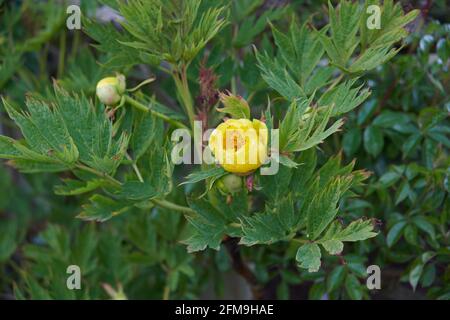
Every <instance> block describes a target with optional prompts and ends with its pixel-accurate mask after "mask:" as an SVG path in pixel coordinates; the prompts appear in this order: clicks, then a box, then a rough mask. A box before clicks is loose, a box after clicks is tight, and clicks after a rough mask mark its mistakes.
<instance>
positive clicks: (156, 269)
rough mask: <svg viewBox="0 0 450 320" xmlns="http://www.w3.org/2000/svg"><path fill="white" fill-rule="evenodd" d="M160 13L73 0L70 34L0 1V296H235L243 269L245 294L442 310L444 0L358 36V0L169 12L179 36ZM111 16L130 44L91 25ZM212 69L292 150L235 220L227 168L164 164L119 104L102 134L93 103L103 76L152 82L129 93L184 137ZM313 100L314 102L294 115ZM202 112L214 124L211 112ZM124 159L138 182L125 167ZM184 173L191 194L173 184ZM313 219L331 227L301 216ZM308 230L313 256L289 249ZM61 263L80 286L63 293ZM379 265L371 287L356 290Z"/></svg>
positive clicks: (203, 6)
mask: <svg viewBox="0 0 450 320" xmlns="http://www.w3.org/2000/svg"><path fill="white" fill-rule="evenodd" d="M164 2H165V1H157V0H149V1H134V2H132V3H133V4H132V5H130V6H127V5H124V4H122V5H117V3H116V1H81V10H82V12H83V22H82V24H83V31H69V30H67V29H66V28H65V22H66V18H67V14H66V11H65V9H66V6H64V5H61V4H59V5H58V4H55V3H54V2H53V1H49V2H35V1H8V2H7V1H1V0H0V92H1V95H2V97H3V98H4V100H3V104H2V105H1V106H0V112H1V113H0V134H1V135H2V139H1V140H0V156H1V157H2V158H7V159H9V162H3V163H2V164H1V165H0V294H1V298H4V299H14V298H17V299H29V298H31V299H107V298H121V297H124V296H126V297H128V298H131V299H132V298H140V299H144V298H145V299H160V298H169V297H170V298H172V299H181V298H184V299H197V298H202V297H203V298H204V297H219V298H220V297H223V296H228V297H230V289H229V287H227V286H226V285H225V284H226V282H227V279H229V278H228V277H230V275H231V277H234V278H232V279H238V277H240V276H237V275H236V274H240V275H242V276H243V278H244V279H245V283H244V284H243V285H242V286H243V287H249V288H251V290H252V294H253V297H255V298H278V299H297V298H302V299H305V298H310V299H321V298H324V297H326V298H329V299H371V298H374V299H377V298H389V299H398V298H419V299H427V298H428V299H450V267H449V262H450V247H449V235H450V234H449V228H448V227H449V222H450V220H449V214H450V200H449V186H448V183H449V182H448V180H449V174H450V168H449V164H450V162H449V159H448V150H449V148H450V140H449V133H450V127H449V121H448V114H449V111H450V99H449V88H450V86H449V57H450V36H449V35H450V23H449V21H448V17H449V16H450V8H449V7H448V6H447V5H446V1H428V2H426V4H425V6H423V4H417V5H416V4H415V3H413V2H411V1H407V2H405V3H399V4H402V5H404V8H405V9H406V11H411V9H419V10H421V11H420V14H419V16H418V17H417V18H415V19H413V18H414V17H412V16H413V13H410V15H409V16H408V15H407V16H403V15H402V14H401V10H400V7H401V6H400V5H399V6H396V7H394V6H392V7H390V9H386V11H385V13H384V15H383V19H386V20H382V23H383V21H389V22H390V24H386V25H385V27H386V28H384V29H383V28H382V29H381V31H380V33H376V32H373V33H371V32H368V33H367V34H362V33H361V34H360V33H358V30H359V24H358V22H357V21H352V19H353V18H354V17H358V14H359V13H357V12H359V11H358V10H360V11H361V10H363V9H364V5H365V4H364V3H363V2H361V4H360V5H351V4H350V3H349V2H347V1H337V2H335V1H333V2H332V4H331V5H330V6H329V5H328V3H327V2H326V1H306V0H305V1H302V0H298V1H282V0H278V1H263V0H239V1H224V0H217V1H186V3H192V4H193V5H192V6H191V7H189V6H187V8H184V9H180V8H179V7H177V6H176V4H177V3H179V1H178V2H177V1H173V2H170V3H174V7H170V6H171V5H169V4H165V5H163V6H162V7H163V8H165V10H167V11H168V12H171V13H173V12H175V13H176V14H178V15H179V16H176V14H175V17H174V20H177V19H180V21H182V22H180V24H181V25H182V27H180V26H179V24H178V22H177V23H167V21H164V20H161V19H162V18H160V16H159V15H158V10H152V8H153V9H154V8H159V6H160V5H161V3H164ZM167 3H169V2H167ZM339 3H340V6H339V7H338V6H337V5H338V4H339ZM369 3H374V1H368V2H367V3H366V5H367V4H369ZM105 4H107V5H110V6H111V7H114V8H116V9H117V10H120V12H121V13H122V15H123V16H124V17H125V19H126V20H125V21H126V23H124V24H123V29H124V30H121V29H120V28H117V26H118V23H117V22H115V23H113V24H110V23H100V22H99V21H98V20H99V19H98V16H97V17H96V12H97V13H98V11H97V10H98V9H99V8H100V7H102V6H103V5H105ZM391 4H392V3H391V2H390V1H385V6H389V5H391ZM140 5H143V7H140ZM142 8H147V9H148V15H147V16H146V15H145V14H142V15H140V16H138V15H137V14H136V12H145V10H143V9H142ZM333 8H334V9H333ZM336 8H339V9H336ZM183 10H185V11H183ZM189 10H191V11H192V12H194V11H195V12H197V13H198V16H200V15H201V14H203V15H204V17H205V18H204V19H191V17H192V16H191V14H192V12H191V11H189ZM335 10H336V11H335ZM340 10H342V11H340ZM345 10H347V11H345ZM343 11H345V12H346V13H348V15H347V16H345V15H343V14H341V13H342V12H343ZM161 15H162V13H161ZM193 16H194V18H195V15H193ZM198 16H197V17H198ZM408 17H409V18H408ZM222 18H223V21H222V20H221V19H222ZM446 19H447V20H446ZM217 21H219V22H217ZM328 23H330V24H331V25H330V27H329V29H327V28H328V27H325V26H326V25H327V24H328ZM313 26H314V28H313ZM382 26H383V24H382ZM315 28H317V30H316V29H315ZM148 30H152V31H153V32H148ZM313 30H314V31H315V32H313ZM400 40H403V46H401V47H400V45H399V41H400ZM355 43H357V46H358V49H356V45H355ZM392 48H394V49H392ZM395 48H397V49H395ZM325 57H327V59H328V60H327V59H326V58H325ZM321 58H322V59H321ZM321 60H327V61H328V62H329V63H328V64H327V65H325V66H322V65H321ZM317 66H319V67H317ZM316 67H317V68H316ZM208 68H209V69H210V70H212V71H213V73H214V74H215V75H217V81H216V87H217V89H219V90H220V91H225V90H227V89H228V90H230V91H231V92H233V93H237V94H240V95H242V96H243V97H244V98H245V99H247V101H248V102H249V105H250V106H251V113H252V116H253V117H255V118H256V117H258V118H259V117H260V115H261V114H264V115H265V117H266V121H267V123H268V125H269V126H275V127H278V126H279V127H280V146H281V148H282V151H285V153H284V154H283V155H282V156H281V159H280V162H281V167H280V172H279V173H278V174H277V175H276V176H267V177H264V176H257V177H256V179H257V181H256V182H257V185H258V186H259V187H261V192H260V193H258V194H256V195H254V194H250V195H249V194H248V193H246V192H241V193H239V194H237V195H233V201H232V204H231V205H230V206H228V205H226V201H227V200H226V199H225V198H226V197H225V196H224V195H223V194H222V193H221V192H220V191H219V190H218V188H216V186H215V185H214V182H215V180H214V178H218V177H219V176H221V175H223V171H222V170H220V169H213V170H211V171H208V170H203V171H201V173H200V176H199V174H198V171H196V169H194V172H192V169H193V168H192V167H190V168H189V167H188V168H186V167H180V166H175V167H174V166H173V165H171V164H170V163H169V162H168V161H166V158H168V155H170V141H167V138H166V137H168V136H169V133H170V130H171V128H170V127H169V126H165V125H164V124H163V121H162V120H161V119H160V118H159V117H157V116H155V114H154V113H147V114H141V113H139V112H138V111H136V110H133V111H131V110H130V112H126V113H122V114H121V113H119V114H117V121H116V122H115V123H114V124H112V123H111V122H109V121H108V120H107V119H106V118H105V117H103V109H104V106H102V105H101V104H99V103H98V102H96V101H94V103H93V104H90V102H89V100H94V94H95V86H96V83H97V82H98V81H99V80H100V79H101V78H103V77H105V76H109V75H112V74H114V72H122V73H124V74H126V76H127V81H128V82H129V84H130V85H129V87H132V86H134V85H135V84H136V85H137V84H139V83H140V82H141V81H144V80H145V79H147V78H149V77H151V76H156V79H157V80H156V81H155V82H153V83H152V84H151V85H150V86H149V87H142V88H141V89H140V90H139V91H137V92H136V93H135V94H134V97H135V99H136V100H137V101H139V102H140V103H142V104H145V105H150V106H151V108H152V110H155V111H156V112H158V113H160V114H163V115H165V116H167V117H169V118H170V119H172V120H175V121H180V122H183V123H186V124H189V123H191V122H192V121H193V119H194V117H195V116H196V115H195V114H201V112H204V111H205V109H202V108H203V106H202V104H204V101H205V97H207V95H205V94H204V92H202V89H204V88H203V87H202V84H201V81H199V79H202V72H205V70H207V69H208ZM316 70H320V72H318V71H316ZM335 75H336V76H335ZM341 75H342V77H341ZM53 79H54V81H55V83H57V87H56V90H55V89H54V88H53ZM187 88H190V89H189V90H186V89H187ZM195 97H199V98H198V99H194V98H195ZM207 98H211V99H213V100H214V96H212V97H207ZM202 99H203V100H202ZM268 101H269V102H270V105H271V106H272V108H271V109H270V112H269V111H268V109H267V105H268ZM312 101H314V103H316V104H317V105H319V106H321V107H322V108H320V109H319V108H317V109H318V110H317V111H314V112H313V114H314V116H313V117H316V118H314V119H315V120H304V118H302V117H303V115H304V112H305V110H306V107H307V106H308V105H311V104H312ZM48 106H51V107H50V108H47V107H48ZM42 108H44V110H47V111H46V112H44V113H41V111H42V110H43V109H42ZM205 108H206V107H205ZM22 110H28V112H27V113H21V112H20V111H22ZM208 111H209V119H208V120H209V122H210V124H217V123H218V120H219V119H220V117H221V115H220V114H219V113H214V109H212V110H208ZM286 114H287V115H286ZM344 114H345V116H343V115H344ZM330 119H331V120H330ZM13 120H14V121H13ZM301 121H310V122H307V123H311V124H312V125H314V126H315V127H314V128H315V129H317V130H314V131H312V132H307V131H306V130H305V129H304V128H303V129H301V128H299V127H298V122H301ZM329 122H331V125H329V126H328V127H327V124H328V123H329ZM61 123H64V124H65V126H64V127H61ZM17 125H18V126H20V129H21V130H19V129H18V126H17ZM43 128H44V130H40V129H43ZM339 129H340V130H339ZM129 132H132V133H133V134H132V135H129V134H127V133H129ZM49 133H55V136H54V137H53V138H54V139H55V140H54V141H53V140H52V139H48V138H49ZM6 137H10V138H6ZM98 137H101V138H102V139H98ZM12 138H14V139H17V140H12ZM23 138H24V139H23ZM95 138H97V140H96V139H95ZM322 140H323V141H324V142H323V143H321V144H320V142H321V141H322ZM44 141H45V143H44ZM49 150H51V152H49ZM126 150H129V151H130V152H131V153H132V154H133V156H134V159H133V160H129V159H127V158H126ZM354 159H355V162H352V161H353V160H354ZM132 164H136V165H137V166H138V167H139V168H140V169H141V171H142V179H143V181H144V183H143V184H141V183H140V182H139V181H137V180H136V178H135V176H134V173H133V171H132V170H125V169H123V167H127V168H131V165H132ZM299 164H301V165H299ZM316 164H317V165H316ZM319 168H320V169H319ZM17 169H19V170H17ZM93 170H94V171H93ZM364 170H368V171H370V172H371V175H370V176H369V175H368V174H367V172H366V171H364ZM19 171H20V172H19ZM24 172H25V173H34V174H23V173H24ZM98 173H101V174H100V175H99V174H98ZM189 174H190V175H189ZM106 176H107V177H114V176H116V177H117V176H120V177H121V178H123V179H124V180H125V182H124V183H123V185H120V187H118V186H117V180H115V179H114V178H112V179H110V178H105V177H106ZM186 177H187V180H188V181H189V182H194V183H189V184H183V185H181V186H180V185H179V184H180V183H182V182H183V181H186ZM205 178H209V179H211V178H213V180H214V181H211V180H208V182H209V183H208V185H207V186H205V184H204V182H203V180H205ZM366 179H367V180H366ZM135 180H136V181H135ZM363 180H365V181H364V184H362V183H361V182H362V181H363ZM154 181H158V183H157V184H154V183H153V182H154ZM210 186H211V190H209V187H210ZM205 188H206V191H209V192H208V197H207V198H202V199H201V200H197V199H196V195H198V194H201V193H203V192H205ZM98 190H103V192H99V191H98ZM323 190H325V192H324V191H323ZM285 195H287V196H285ZM354 195H357V197H353V196H354ZM163 198H164V199H166V200H170V201H172V202H171V203H176V205H179V206H182V207H183V208H187V209H183V210H185V211H186V212H184V213H185V214H186V217H187V218H186V219H185V217H184V216H183V214H180V213H178V212H175V211H174V208H171V207H170V206H168V205H167V204H165V203H161V201H164V200H161V199H163ZM249 203H251V204H252V206H253V207H254V208H256V209H255V210H254V211H257V212H260V213H258V214H256V215H255V214H254V212H250V210H249V208H248V207H249V205H248V204H249ZM308 203H309V204H310V205H307V204H308ZM191 211H193V212H194V213H195V214H194V215H191V213H192V212H191ZM242 212H244V213H245V214H242ZM299 212H300V213H303V214H304V215H305V216H306V217H305V216H301V215H300V214H298V213H299ZM315 212H321V213H324V214H323V215H321V216H320V219H319V220H315V219H310V218H309V217H311V216H313V213H315ZM182 213H183V212H182ZM238 214H239V215H238ZM336 214H337V215H338V217H339V219H335V216H336ZM327 216H329V217H330V219H328V218H327ZM78 218H82V219H78ZM238 219H239V222H240V223H242V226H241V227H242V228H240V227H236V222H237V221H238ZM325 220H326V221H325ZM98 221H104V222H98ZM187 221H188V222H189V224H187V223H186V222H187ZM375 222H376V223H375ZM374 224H376V227H375V229H374ZM267 226H270V227H267ZM343 226H346V227H343ZM299 230H301V232H299ZM305 230H307V232H308V233H310V234H309V236H310V237H311V238H312V239H311V240H314V242H310V241H309V240H308V241H306V242H305V241H304V239H297V238H293V236H292V234H294V235H295V234H297V233H302V232H303V233H306V231H305ZM374 231H375V232H378V235H377V236H375V237H372V236H374V235H375V234H374V233H373V232H374ZM237 238H240V244H239V245H238V244H237V241H239V239H237ZM366 238H370V239H368V240H365V241H359V240H363V239H366ZM296 240H298V241H296ZM344 241H346V244H345V247H344V249H343V252H342V254H339V255H336V253H337V252H340V251H341V250H342V246H343V242H344ZM347 241H349V242H347ZM354 241H358V242H354ZM319 244H320V247H319ZM211 248H212V249H216V250H212V249H211ZM199 250H203V251H201V252H197V251H199ZM237 250H239V251H237ZM193 252H195V253H193ZM320 259H321V260H320ZM71 264H77V265H79V266H80V268H81V270H82V275H83V277H82V290H75V291H71V290H67V288H66V278H67V274H66V268H67V266H68V265H71ZM372 264H377V265H379V266H380V268H381V270H382V282H381V283H382V289H381V290H375V291H369V290H368V289H367V288H366V285H365V282H366V277H367V273H366V268H367V266H369V265H372ZM319 267H320V270H319ZM308 270H309V271H317V272H308ZM228 281H229V280H228ZM244 296H245V295H244ZM231 297H233V296H231Z"/></svg>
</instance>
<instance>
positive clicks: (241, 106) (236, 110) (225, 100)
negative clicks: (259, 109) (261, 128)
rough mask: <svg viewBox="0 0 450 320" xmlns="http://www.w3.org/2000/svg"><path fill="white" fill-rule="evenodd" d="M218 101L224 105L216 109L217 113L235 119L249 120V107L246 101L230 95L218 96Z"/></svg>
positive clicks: (222, 94)
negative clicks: (226, 114)
mask: <svg viewBox="0 0 450 320" xmlns="http://www.w3.org/2000/svg"><path fill="white" fill-rule="evenodd" d="M220 101H221V102H222V104H223V105H224V107H223V108H220V109H219V108H218V109H217V111H219V112H223V113H228V114H229V115H231V116H232V117H233V118H236V119H242V118H244V119H250V107H249V105H248V103H247V101H245V100H244V98H242V97H241V96H236V95H233V94H231V93H228V94H224V93H221V94H220Z"/></svg>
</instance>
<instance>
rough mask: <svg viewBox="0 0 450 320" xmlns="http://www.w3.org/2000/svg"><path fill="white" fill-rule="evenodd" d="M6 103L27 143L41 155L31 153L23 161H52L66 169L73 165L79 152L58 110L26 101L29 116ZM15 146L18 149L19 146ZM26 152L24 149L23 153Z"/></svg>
mask: <svg viewBox="0 0 450 320" xmlns="http://www.w3.org/2000/svg"><path fill="white" fill-rule="evenodd" d="M3 103H4V105H5V109H6V111H7V112H8V114H9V116H10V118H11V119H13V120H14V121H15V122H16V124H17V125H18V126H19V127H20V130H21V131H22V134H23V136H24V137H25V140H26V142H27V144H28V145H29V146H30V148H31V149H32V150H33V151H34V152H35V153H38V154H39V155H41V156H42V157H39V156H37V157H36V156H32V153H29V154H28V157H21V158H26V159H28V160H43V159H45V158H51V159H53V163H58V162H59V164H61V165H64V166H66V167H67V168H70V167H72V166H74V164H75V162H76V161H77V160H78V156H79V151H78V148H77V146H76V145H75V144H74V140H73V139H72V137H71V136H70V134H69V131H68V129H67V126H66V124H65V122H64V119H63V117H62V115H61V114H60V112H59V110H58V109H54V110H52V109H51V108H50V106H49V105H48V104H46V103H44V102H43V101H39V100H36V99H34V98H27V100H26V105H27V109H28V113H25V112H18V111H16V110H15V109H14V108H13V107H12V106H11V105H10V104H8V103H7V102H6V101H5V100H3ZM14 146H15V147H16V148H17V147H19V146H20V145H17V144H15V145H14ZM25 151H26V150H25V149H24V150H22V154H23V153H24V152H25ZM29 156H32V157H29ZM49 162H51V161H49Z"/></svg>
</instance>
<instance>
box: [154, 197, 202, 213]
mask: <svg viewBox="0 0 450 320" xmlns="http://www.w3.org/2000/svg"><path fill="white" fill-rule="evenodd" d="M150 201H151V202H153V203H154V204H155V205H157V206H159V207H161V208H165V209H169V210H174V211H178V212H183V213H186V214H188V215H191V214H195V211H194V210H192V209H191V208H189V207H184V206H180V205H178V204H175V203H173V202H170V201H167V200H160V199H152V200H150Z"/></svg>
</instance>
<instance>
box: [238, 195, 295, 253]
mask: <svg viewBox="0 0 450 320" xmlns="http://www.w3.org/2000/svg"><path fill="white" fill-rule="evenodd" d="M241 220H242V232H243V236H242V238H241V241H240V242H239V243H240V244H244V245H247V246H252V245H255V244H261V243H265V244H271V243H274V242H277V241H280V240H285V239H287V238H288V237H289V236H291V235H292V234H293V233H294V232H295V231H296V229H297V226H298V222H299V216H298V215H296V214H295V210H294V205H293V200H292V197H290V196H288V197H286V198H284V199H282V200H281V199H280V200H278V202H277V203H276V205H272V206H270V205H268V206H267V207H266V211H265V212H263V213H255V214H253V215H251V216H249V217H242V218H241Z"/></svg>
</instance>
